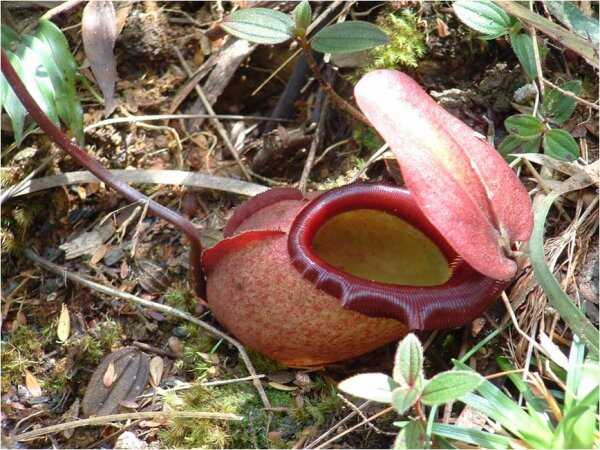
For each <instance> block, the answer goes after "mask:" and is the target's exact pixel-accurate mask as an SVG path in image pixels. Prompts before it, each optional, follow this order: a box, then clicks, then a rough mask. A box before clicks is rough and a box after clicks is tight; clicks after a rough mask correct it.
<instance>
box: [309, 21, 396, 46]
mask: <svg viewBox="0 0 600 450" xmlns="http://www.w3.org/2000/svg"><path fill="white" fill-rule="evenodd" d="M387 42H388V36H387V34H385V32H384V31H383V30H381V28H379V27H377V26H375V25H373V24H372V23H369V22H362V21H360V20H352V21H348V22H342V23H336V24H335V25H331V26H328V27H325V28H323V29H322V30H321V31H319V32H318V33H317V34H316V36H315V37H314V38H313V39H312V41H311V43H310V44H311V47H312V48H313V49H314V50H316V51H318V52H321V53H353V52H359V51H361V50H369V49H371V48H374V47H377V46H379V45H384V44H387Z"/></svg>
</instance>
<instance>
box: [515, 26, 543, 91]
mask: <svg viewBox="0 0 600 450" xmlns="http://www.w3.org/2000/svg"><path fill="white" fill-rule="evenodd" d="M510 44H511V46H512V48H513V50H514V52H515V55H517V58H518V60H519V62H520V63H521V67H522V68H523V71H524V72H525V75H527V78H528V79H529V81H531V80H535V78H536V76H537V69H536V66H535V53H534V50H533V39H531V36H529V35H528V34H526V33H518V34H511V36H510Z"/></svg>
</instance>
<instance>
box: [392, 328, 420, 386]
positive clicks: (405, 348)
mask: <svg viewBox="0 0 600 450" xmlns="http://www.w3.org/2000/svg"><path fill="white" fill-rule="evenodd" d="M422 370H423V347H422V346H421V343H420V342H419V339H418V338H417V337H416V336H415V335H414V334H413V333H410V334H408V335H407V336H406V337H405V338H404V339H402V341H401V342H400V344H399V345H398V350H396V357H395V358H394V371H393V373H392V377H393V378H394V381H396V383H398V384H401V385H408V386H413V385H414V384H415V383H416V382H417V381H418V380H419V378H420V377H421V376H422Z"/></svg>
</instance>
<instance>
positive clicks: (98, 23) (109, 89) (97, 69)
mask: <svg viewBox="0 0 600 450" xmlns="http://www.w3.org/2000/svg"><path fill="white" fill-rule="evenodd" d="M81 34H82V37H83V48H84V50H85V55H86V58H87V60H88V61H89V63H90V67H91V69H92V72H93V73H94V76H95V77H96V82H97V83H98V86H99V87H100V90H101V91H102V94H103V95H104V114H105V115H109V114H110V113H112V112H113V110H114V109H115V106H116V104H115V83H116V81H117V61H116V59H115V55H114V52H113V49H114V47H115V42H116V40H117V16H116V13H115V7H114V6H113V3H112V2H111V1H105V0H95V1H91V2H88V4H87V5H86V6H85V8H84V9H83V16H82V18H81Z"/></svg>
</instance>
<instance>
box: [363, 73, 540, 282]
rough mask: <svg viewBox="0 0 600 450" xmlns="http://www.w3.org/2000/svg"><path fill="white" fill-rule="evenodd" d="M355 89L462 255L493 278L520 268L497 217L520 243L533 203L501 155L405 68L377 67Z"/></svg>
mask: <svg viewBox="0 0 600 450" xmlns="http://www.w3.org/2000/svg"><path fill="white" fill-rule="evenodd" d="M355 92H356V98H357V102H358V104H359V106H360V107H361V109H362V110H363V112H364V113H365V115H366V116H367V117H368V118H369V120H370V121H371V122H372V123H373V125H374V126H375V128H376V129H377V130H378V131H379V133H380V134H381V135H382V136H383V138H384V139H385V140H386V141H387V142H388V144H390V147H391V149H392V151H393V152H394V154H395V155H396V158H397V159H398V162H399V163H400V167H401V168H402V173H403V176H404V178H405V180H406V183H407V186H408V187H409V189H410V190H411V192H412V193H413V194H414V195H415V198H416V200H417V202H418V204H419V207H420V208H421V209H422V210H423V212H424V213H425V214H426V215H427V217H428V218H429V220H430V221H431V222H432V223H433V224H434V225H435V226H436V227H437V228H438V229H439V230H440V232H442V234H443V235H444V236H445V238H446V239H447V240H448V242H449V243H450V244H451V245H452V246H453V247H454V249H455V250H456V252H457V253H459V254H460V255H461V256H462V257H463V258H464V259H465V260H466V261H467V262H468V263H469V264H470V265H471V266H472V267H473V268H475V269H476V270H477V271H479V272H481V273H483V274H485V275H487V276H489V277H491V278H495V279H507V278H510V277H511V276H513V275H514V272H515V270H516V265H515V263H514V262H513V261H512V260H510V259H508V258H506V257H505V256H504V255H503V252H502V250H501V248H500V246H499V233H498V230H497V229H496V220H497V221H498V222H499V225H500V226H502V227H503V228H504V229H505V230H506V232H507V233H508V235H509V237H511V238H512V239H513V240H524V239H527V238H528V237H529V234H530V232H531V203H530V201H529V197H528V196H527V192H526V191H525V189H524V187H523V186H522V185H521V183H520V181H519V180H518V178H517V177H516V175H515V174H514V173H513V172H512V170H511V169H510V168H509V167H508V166H507V165H506V163H505V162H504V161H503V160H502V159H501V158H500V157H499V155H498V154H497V152H496V151H495V150H494V149H493V148H492V147H491V146H489V145H488V144H486V143H485V142H482V141H480V140H479V139H477V138H476V137H475V136H474V132H473V130H472V129H471V128H469V127H468V126H467V125H466V124H463V123H462V122H460V121H459V120H458V119H456V118H454V117H453V116H451V115H450V114H449V113H448V112H446V111H445V110H444V109H443V108H441V107H440V106H439V105H437V104H436V103H435V102H434V101H433V99H432V98H431V97H429V95H427V93H425V91H424V90H423V89H422V88H421V87H420V86H419V85H418V84H417V83H416V82H415V81H414V80H412V79H411V78H410V77H408V76H406V75H404V74H402V73H400V72H395V71H375V72H371V73H369V74H368V75H366V76H365V77H364V78H363V79H362V80H361V81H360V82H359V83H358V84H357V86H356V89H355ZM482 179H484V180H485V182H484V181H482ZM488 197H489V200H488Z"/></svg>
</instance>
